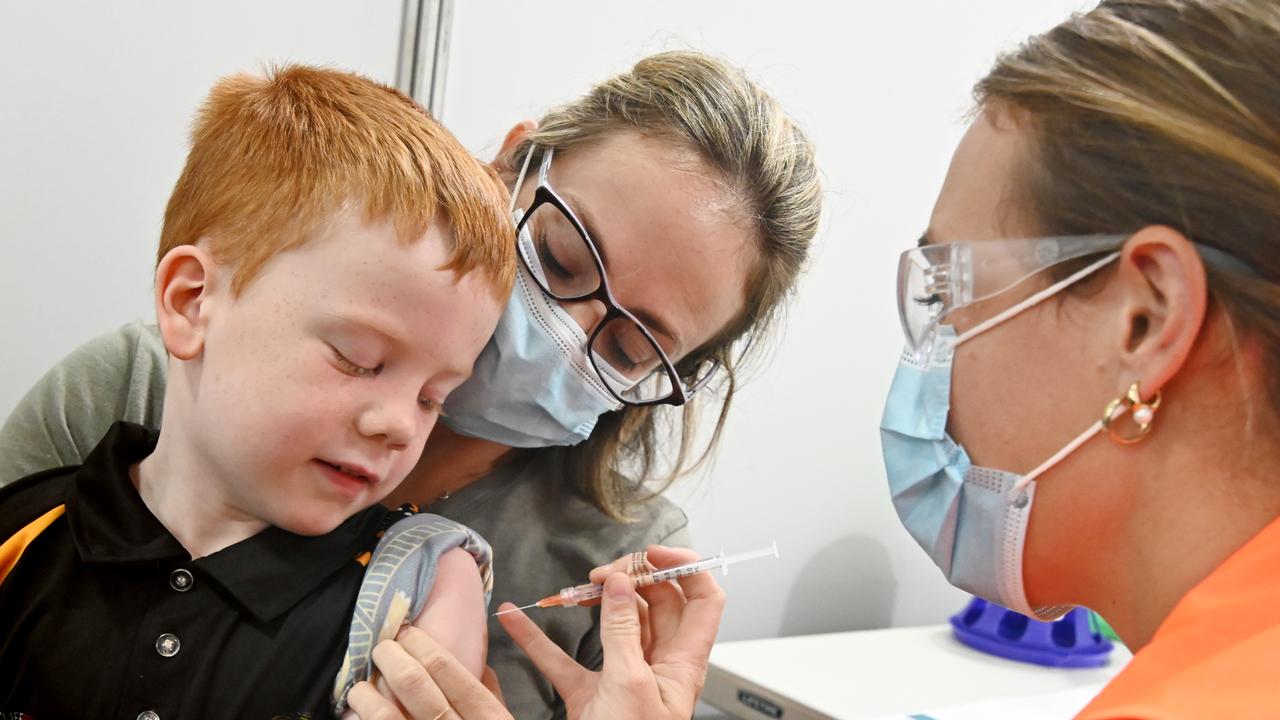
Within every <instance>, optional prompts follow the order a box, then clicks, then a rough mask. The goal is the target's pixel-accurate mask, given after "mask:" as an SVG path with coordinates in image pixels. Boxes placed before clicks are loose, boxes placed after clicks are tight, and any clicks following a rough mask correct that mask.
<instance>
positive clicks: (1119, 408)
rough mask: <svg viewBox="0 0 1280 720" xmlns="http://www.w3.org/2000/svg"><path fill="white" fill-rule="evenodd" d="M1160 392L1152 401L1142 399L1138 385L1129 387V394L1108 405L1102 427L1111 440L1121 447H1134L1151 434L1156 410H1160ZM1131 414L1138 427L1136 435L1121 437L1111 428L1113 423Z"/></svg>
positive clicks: (1104, 412) (1103, 414) (1103, 416)
mask: <svg viewBox="0 0 1280 720" xmlns="http://www.w3.org/2000/svg"><path fill="white" fill-rule="evenodd" d="M1160 399H1161V398H1160V392H1159V391H1157V392H1156V394H1155V397H1153V398H1151V399H1150V400H1143V399H1142V389H1141V388H1140V387H1139V386H1138V383H1136V382H1135V383H1134V384H1132V385H1130V386H1129V392H1127V393H1125V394H1124V395H1122V396H1120V397H1118V398H1116V399H1115V400H1112V401H1111V402H1109V403H1107V409H1106V410H1104V411H1103V413H1102V427H1103V429H1104V430H1106V431H1107V434H1108V435H1110V436H1111V439H1112V440H1114V441H1116V442H1118V443H1120V444H1121V445H1132V444H1133V443H1136V442H1138V441H1140V440H1142V438H1144V437H1146V436H1147V433H1149V432H1151V425H1152V423H1153V422H1154V421H1155V419H1156V410H1159V409H1160ZM1125 413H1128V414H1130V416H1131V417H1132V418H1133V422H1134V424H1135V425H1137V426H1138V433H1137V434H1136V435H1128V436H1126V435H1121V434H1120V433H1118V432H1116V431H1115V429H1114V428H1112V427H1111V423H1113V422H1115V421H1116V420H1119V419H1120V418H1122V417H1124V416H1125Z"/></svg>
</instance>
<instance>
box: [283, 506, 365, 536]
mask: <svg viewBox="0 0 1280 720" xmlns="http://www.w3.org/2000/svg"><path fill="white" fill-rule="evenodd" d="M347 510H348V509H347V508H342V509H338V508H315V509H314V511H313V512H311V513H306V514H303V513H294V514H292V515H289V516H287V517H281V518H278V519H277V521H276V522H274V523H272V524H273V525H275V526H276V527H278V528H280V529H281V530H287V531H289V532H291V533H293V534H294V535H305V536H307V537H315V536H318V535H326V534H328V533H331V532H333V531H334V530H336V529H337V528H338V526H339V525H341V524H342V523H344V522H346V521H347V518H349V517H351V516H352V515H354V514H355V513H354V512H346V511H347Z"/></svg>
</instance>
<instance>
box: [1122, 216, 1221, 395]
mask: <svg viewBox="0 0 1280 720" xmlns="http://www.w3.org/2000/svg"><path fill="white" fill-rule="evenodd" d="M1113 282H1115V283H1118V289H1119V291H1120V298H1121V302H1122V304H1123V308H1122V310H1123V313H1122V315H1121V317H1120V323H1119V328H1118V330H1119V332H1118V337H1117V338H1116V339H1117V340H1118V341H1119V345H1120V358H1119V360H1120V362H1119V369H1120V372H1121V373H1122V376H1121V377H1120V378H1117V387H1120V388H1126V387H1128V386H1129V385H1130V384H1131V383H1133V382H1135V381H1137V382H1140V383H1141V384H1142V395H1143V398H1144V399H1145V398H1149V397H1151V396H1152V395H1154V394H1155V393H1156V391H1158V390H1160V389H1161V388H1163V387H1164V386H1165V385H1166V384H1168V383H1169V381H1170V380H1171V379H1172V378H1173V377H1174V376H1175V375H1177V374H1178V372H1179V371H1180V370H1181V369H1182V368H1183V366H1184V365H1185V364H1186V362H1187V359H1188V358H1189V357H1190V355H1191V352H1192V350H1193V349H1194V347H1195V343H1196V338H1198V337H1199V336H1200V330H1201V328H1202V327H1203V326H1204V319H1205V312H1206V309H1207V305H1208V301H1209V296H1208V285H1207V281H1206V279H1205V270H1204V263H1203V261H1202V260H1201V259H1200V254H1199V253H1198V252H1196V248H1195V245H1194V244H1192V242H1191V241H1190V240H1188V239H1187V237H1186V236H1185V235H1183V234H1182V233H1180V232H1178V231H1177V230H1174V229H1173V228H1170V227H1167V226H1164V225H1152V226H1149V227H1146V228H1143V229H1142V230H1140V231H1138V232H1136V233H1134V234H1133V235H1132V236H1131V237H1130V238H1129V240H1128V241H1126V242H1125V245H1124V248H1123V250H1122V251H1121V255H1120V260H1119V267H1118V268H1117V269H1116V275H1115V277H1114V279H1113Z"/></svg>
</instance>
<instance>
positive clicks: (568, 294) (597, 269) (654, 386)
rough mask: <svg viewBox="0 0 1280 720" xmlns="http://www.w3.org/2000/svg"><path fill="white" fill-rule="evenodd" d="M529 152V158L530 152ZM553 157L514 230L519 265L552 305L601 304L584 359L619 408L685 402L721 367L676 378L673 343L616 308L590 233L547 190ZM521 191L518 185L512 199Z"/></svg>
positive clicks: (547, 154) (548, 153)
mask: <svg viewBox="0 0 1280 720" xmlns="http://www.w3.org/2000/svg"><path fill="white" fill-rule="evenodd" d="M529 152H530V154H532V153H533V152H534V148H532V147H531V148H530V150H529ZM553 154H554V151H553V150H552V149H551V148H545V149H544V150H543V155H542V166H541V168H540V169H539V170H538V186H537V188H536V189H535V190H534V193H533V202H532V203H531V204H530V205H529V208H528V210H526V211H525V214H524V217H522V218H520V222H519V223H518V224H517V225H516V247H517V249H518V250H519V255H520V261H521V262H522V263H523V264H524V266H525V268H526V269H527V270H528V271H529V274H530V275H531V276H532V277H533V279H534V282H536V283H537V285H538V287H539V289H541V290H542V292H544V293H546V294H547V295H548V296H550V297H551V298H553V299H554V300H556V301H558V302H582V301H587V300H595V301H597V302H599V303H600V304H602V305H604V307H605V315H604V317H603V318H602V319H601V320H600V322H598V323H597V324H596V326H595V328H594V329H593V330H592V331H591V333H590V335H589V336H588V340H587V357H588V358H589V359H590V361H591V366H592V368H593V369H594V370H595V371H596V374H597V375H598V376H599V377H600V380H601V382H602V383H603V384H604V386H605V388H606V389H608V391H609V393H610V394H612V395H613V396H614V397H615V398H617V399H618V401H619V402H622V403H624V404H627V405H683V404H685V403H686V402H688V401H689V398H690V397H692V396H693V394H694V393H695V392H697V391H698V390H700V389H702V388H703V387H704V386H705V385H706V384H707V382H708V381H710V380H711V378H712V376H714V375H715V372H716V370H717V369H719V363H717V362H716V361H715V360H714V359H712V360H710V361H707V362H705V363H701V364H700V365H702V366H703V371H702V372H701V373H699V374H696V375H694V376H693V377H691V378H685V377H682V376H681V375H680V372H679V371H678V370H677V369H676V366H675V364H674V363H672V362H671V357H670V355H671V351H672V349H673V347H672V346H673V344H674V343H673V341H672V340H671V339H670V338H668V337H666V336H665V335H662V334H661V333H659V334H656V335H655V334H654V333H653V332H650V330H649V328H647V327H645V324H644V323H642V322H640V320H638V319H637V318H636V316H635V315H633V314H631V312H630V311H628V310H627V309H626V308H624V307H622V306H621V305H620V304H618V301H617V300H616V299H615V298H614V296H613V291H612V290H611V289H610V288H609V277H608V275H607V274H606V273H605V269H604V261H603V260H601V258H600V252H599V250H598V249H597V248H596V244H595V242H594V241H593V240H592V239H591V235H590V234H589V233H588V232H587V230H586V228H585V227H584V226H583V224H582V222H581V221H580V220H579V219H578V216H577V215H576V214H575V213H574V212H573V210H572V209H571V208H570V207H569V205H568V203H566V202H565V201H564V199H563V198H561V197H560V195H559V194H558V193H557V192H556V191H555V190H554V189H553V188H552V187H551V183H550V181H549V180H548V174H549V172H550V170H551V158H552V155H553ZM527 162H528V160H526V165H527ZM522 179H523V173H522ZM519 191H520V188H519V186H517V187H516V188H515V189H514V190H513V194H514V193H519ZM525 230H528V232H525ZM664 345H665V347H664Z"/></svg>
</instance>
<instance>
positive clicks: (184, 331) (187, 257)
mask: <svg viewBox="0 0 1280 720" xmlns="http://www.w3.org/2000/svg"><path fill="white" fill-rule="evenodd" d="M217 277H218V266H217V264H216V263H215V262H214V260H213V256H212V255H210V254H209V252H208V251H206V250H205V249H203V248H201V247H199V246H197V245H179V246H178V247H176V248H174V249H172V250H170V251H169V252H168V253H166V254H165V256H164V258H162V259H161V260H160V264H159V265H157V266H156V291H155V292H156V296H155V300H156V320H157V322H158V324H159V325H160V337H162V338H163V339H164V346H165V349H166V350H168V351H169V354H170V355H172V356H173V357H175V358H177V359H179V360H191V359H192V358H195V357H196V356H198V355H199V354H200V351H201V350H203V349H204V337H205V326H206V323H207V321H208V318H207V315H206V310H207V301H208V299H209V296H210V293H212V292H213V290H214V289H215V287H216V285H217Z"/></svg>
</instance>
